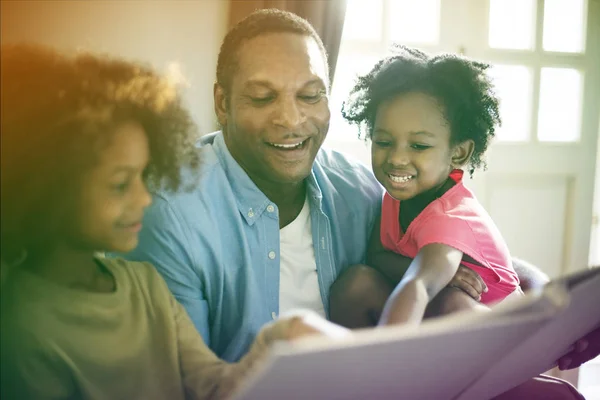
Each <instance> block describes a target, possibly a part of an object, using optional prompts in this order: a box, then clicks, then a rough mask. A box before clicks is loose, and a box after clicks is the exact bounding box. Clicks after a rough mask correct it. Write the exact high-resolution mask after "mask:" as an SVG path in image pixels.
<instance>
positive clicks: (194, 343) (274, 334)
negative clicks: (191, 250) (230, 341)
mask: <svg viewBox="0 0 600 400" xmlns="http://www.w3.org/2000/svg"><path fill="white" fill-rule="evenodd" d="M172 302H173V307H174V313H175V320H176V326H177V343H178V353H179V357H180V364H181V370H182V379H183V384H184V387H185V391H186V398H189V399H195V400H204V399H225V398H229V397H230V396H231V395H232V394H233V393H234V392H235V391H236V390H237V389H238V388H239V387H240V385H241V384H242V383H243V382H244V381H245V379H246V378H247V377H248V376H249V375H250V374H252V372H253V371H254V370H255V366H256V365H257V364H259V363H260V362H261V361H263V360H264V358H265V356H266V354H267V351H268V348H269V347H270V346H271V344H272V343H274V342H276V341H278V340H282V339H284V337H285V333H286V332H287V329H288V327H289V324H290V322H291V320H289V319H286V320H281V321H277V322H272V323H270V324H267V325H266V326H265V327H264V328H263V329H262V330H261V331H260V332H259V334H258V335H257V336H256V339H255V341H254V343H253V345H252V347H251V348H250V351H249V352H248V353H247V354H246V355H245V356H244V357H243V358H242V359H241V360H240V361H239V362H237V363H227V362H226V361H223V360H221V359H220V358H218V357H217V356H216V355H215V354H214V353H213V352H212V351H211V350H210V349H209V348H208V346H206V344H205V342H204V341H203V340H202V337H201V336H200V335H198V332H197V331H196V329H195V327H194V325H193V323H192V321H191V320H190V318H189V316H188V315H187V313H186V311H185V309H184V308H183V307H182V306H181V304H179V303H178V302H177V300H175V299H174V298H173V297H172Z"/></svg>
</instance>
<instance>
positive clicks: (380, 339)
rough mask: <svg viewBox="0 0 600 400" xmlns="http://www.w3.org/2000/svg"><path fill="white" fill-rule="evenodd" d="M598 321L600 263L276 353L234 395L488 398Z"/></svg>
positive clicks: (546, 362) (538, 369)
mask: <svg viewBox="0 0 600 400" xmlns="http://www.w3.org/2000/svg"><path fill="white" fill-rule="evenodd" d="M598 326H600V268H596V269H594V270H587V271H585V272H583V273H579V274H576V275H572V276H569V277H566V278H562V279H560V280H556V281H553V282H551V283H550V284H548V285H547V286H546V287H545V288H544V289H543V290H539V291H531V292H528V293H527V294H526V295H525V296H523V297H521V298H516V299H511V301H505V302H503V303H501V304H499V305H498V306H496V307H494V308H493V309H492V311H490V312H487V313H475V312H464V313H459V314H454V315H451V316H448V317H443V318H437V319H433V320H430V321H425V322H424V323H423V324H421V325H420V326H418V327H401V326H400V327H386V328H377V329H369V330H363V331H359V332H356V334H355V335H352V336H351V337H349V338H344V339H339V340H327V339H323V338H307V339H305V340H301V341H298V342H296V343H294V344H281V345H280V346H278V347H275V348H274V349H273V352H272V354H271V355H270V357H269V359H268V360H267V362H265V363H264V364H263V366H262V368H261V369H260V370H259V371H257V373H256V374H255V375H254V376H252V377H251V378H250V379H249V380H248V381H247V382H246V384H245V385H243V386H242V388H241V390H240V391H239V392H238V393H237V396H236V399H239V400H242V399H243V400H249V399H277V398H283V399H286V400H295V399H331V400H336V399H340V400H341V399H390V398H411V399H417V398H422V399H438V398H439V399H461V400H462V399H485V398H491V397H494V396H495V395H498V394H500V393H503V392H505V391H506V390H508V389H510V388H512V387H514V386H516V385H518V384H520V383H522V382H525V381H526V380H527V379H529V378H531V377H533V376H535V375H538V374H540V373H543V372H545V371H547V370H548V369H550V368H552V366H553V365H554V363H555V362H556V361H557V360H558V358H559V357H560V356H562V355H564V354H566V353H567V352H568V351H569V350H570V346H571V345H572V344H573V343H574V342H575V341H576V340H577V339H579V338H581V337H582V336H584V335H585V334H587V333H588V332H591V331H592V330H594V329H595V328H597V327H598Z"/></svg>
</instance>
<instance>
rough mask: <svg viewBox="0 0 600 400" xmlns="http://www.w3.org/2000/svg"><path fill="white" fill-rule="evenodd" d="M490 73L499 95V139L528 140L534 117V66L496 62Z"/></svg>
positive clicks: (497, 135) (497, 133) (497, 134)
mask: <svg viewBox="0 0 600 400" xmlns="http://www.w3.org/2000/svg"><path fill="white" fill-rule="evenodd" d="M490 77H491V78H492V82H493V83H494V86H495V91H496V94H497V95H498V97H499V98H500V117H501V118H502V126H501V127H500V128H499V129H498V131H497V132H496V137H497V138H498V140H502V141H511V142H514V141H518V142H521V141H526V140H528V139H529V137H530V134H529V131H530V121H531V117H530V116H531V93H532V89H531V88H532V78H531V70H530V69H529V68H527V67H525V66H523V65H494V67H493V68H491V70H490Z"/></svg>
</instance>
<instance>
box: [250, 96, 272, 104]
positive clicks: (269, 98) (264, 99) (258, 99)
mask: <svg viewBox="0 0 600 400" xmlns="http://www.w3.org/2000/svg"><path fill="white" fill-rule="evenodd" d="M274 98H275V97H273V96H265V97H250V100H251V101H252V103H254V104H256V105H265V104H268V103H270V102H271V101H273V99H274Z"/></svg>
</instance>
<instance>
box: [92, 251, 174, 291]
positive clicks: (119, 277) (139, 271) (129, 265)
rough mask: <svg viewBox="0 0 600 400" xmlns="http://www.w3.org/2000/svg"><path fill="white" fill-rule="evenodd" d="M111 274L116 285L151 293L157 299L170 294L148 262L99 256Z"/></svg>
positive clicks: (161, 278) (162, 280) (160, 277)
mask: <svg viewBox="0 0 600 400" xmlns="http://www.w3.org/2000/svg"><path fill="white" fill-rule="evenodd" d="M99 261H101V262H102V263H103V264H104V265H105V266H106V267H107V268H108V269H109V270H110V271H111V272H112V274H113V276H114V277H115V280H116V282H117V285H119V284H120V285H121V286H124V287H128V288H131V290H134V291H137V290H139V291H142V292H143V293H144V294H148V295H149V294H152V297H151V298H154V299H157V298H160V297H162V296H168V295H169V294H170V291H169V288H168V287H167V284H166V282H165V281H164V279H163V277H162V276H161V275H160V274H159V273H158V271H157V270H156V268H154V266H153V265H152V264H151V263H149V262H141V261H130V260H126V259H124V258H120V257H106V256H102V257H99Z"/></svg>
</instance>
